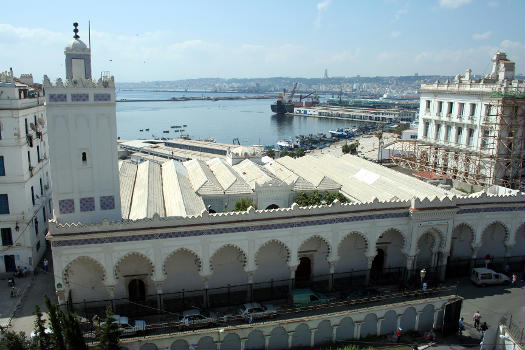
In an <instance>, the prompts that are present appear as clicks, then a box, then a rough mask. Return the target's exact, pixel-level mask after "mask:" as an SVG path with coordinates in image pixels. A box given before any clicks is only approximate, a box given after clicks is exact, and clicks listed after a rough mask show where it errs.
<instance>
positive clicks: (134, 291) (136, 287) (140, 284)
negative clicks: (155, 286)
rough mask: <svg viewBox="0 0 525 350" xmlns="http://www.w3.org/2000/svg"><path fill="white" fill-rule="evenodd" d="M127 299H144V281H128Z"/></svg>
mask: <svg viewBox="0 0 525 350" xmlns="http://www.w3.org/2000/svg"><path fill="white" fill-rule="evenodd" d="M128 293H129V300H130V301H134V302H139V301H144V300H146V285H145V284H144V281H142V280H139V279H132V280H131V281H130V282H129V283H128Z"/></svg>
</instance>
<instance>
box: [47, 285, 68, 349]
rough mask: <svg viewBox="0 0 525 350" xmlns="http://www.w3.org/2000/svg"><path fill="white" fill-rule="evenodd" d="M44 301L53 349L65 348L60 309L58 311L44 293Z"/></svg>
mask: <svg viewBox="0 0 525 350" xmlns="http://www.w3.org/2000/svg"><path fill="white" fill-rule="evenodd" d="M44 302H45V304H46V306H47V310H48V313H49V323H51V331H52V334H51V339H52V341H53V345H54V346H53V349H55V350H66V343H65V341H64V334H63V331H62V322H61V320H62V319H63V314H62V311H60V310H59V309H58V308H57V306H56V305H55V304H53V303H51V300H49V297H48V296H47V295H44Z"/></svg>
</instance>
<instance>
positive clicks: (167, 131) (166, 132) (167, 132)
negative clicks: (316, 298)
mask: <svg viewBox="0 0 525 350" xmlns="http://www.w3.org/2000/svg"><path fill="white" fill-rule="evenodd" d="M162 132H163V133H165V134H169V133H170V131H169V130H164V131H162Z"/></svg>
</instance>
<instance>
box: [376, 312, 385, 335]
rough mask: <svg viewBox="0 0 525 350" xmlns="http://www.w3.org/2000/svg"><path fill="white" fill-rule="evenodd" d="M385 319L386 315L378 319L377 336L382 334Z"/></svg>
mask: <svg viewBox="0 0 525 350" xmlns="http://www.w3.org/2000/svg"><path fill="white" fill-rule="evenodd" d="M384 320H385V318H384V317H380V318H378V319H377V325H376V328H377V329H376V331H377V332H376V334H377V336H380V335H381V326H382V325H383V321H384Z"/></svg>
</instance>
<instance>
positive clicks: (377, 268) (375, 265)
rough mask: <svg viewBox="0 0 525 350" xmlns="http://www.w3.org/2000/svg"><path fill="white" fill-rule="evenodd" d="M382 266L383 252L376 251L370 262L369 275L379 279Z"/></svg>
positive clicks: (380, 250)
mask: <svg viewBox="0 0 525 350" xmlns="http://www.w3.org/2000/svg"><path fill="white" fill-rule="evenodd" d="M383 266H385V251H384V250H383V249H377V254H376V256H375V258H374V260H373V261H372V268H371V271H370V272H371V273H372V276H374V277H379V276H381V274H382V273H383Z"/></svg>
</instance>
